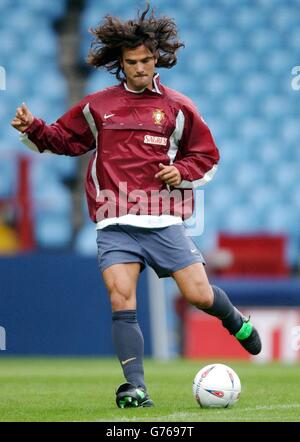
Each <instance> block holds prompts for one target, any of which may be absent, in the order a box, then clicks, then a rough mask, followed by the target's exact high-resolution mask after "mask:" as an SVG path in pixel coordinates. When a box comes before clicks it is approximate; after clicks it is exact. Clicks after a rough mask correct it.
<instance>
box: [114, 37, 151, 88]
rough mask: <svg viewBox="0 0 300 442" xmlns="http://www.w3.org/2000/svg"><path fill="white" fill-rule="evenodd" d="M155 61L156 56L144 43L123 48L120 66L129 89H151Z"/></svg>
mask: <svg viewBox="0 0 300 442" xmlns="http://www.w3.org/2000/svg"><path fill="white" fill-rule="evenodd" d="M156 62H157V58H156V56H155V55H154V54H153V53H152V52H151V51H150V50H149V49H148V48H147V47H146V46H144V45H141V46H138V47H137V48H134V49H131V48H125V49H123V56H122V61H121V66H122V68H123V71H124V73H125V75H126V80H127V86H128V87H129V89H132V90H134V91H140V90H142V89H145V88H148V89H150V90H151V89H152V79H153V75H154V72H155V65H156Z"/></svg>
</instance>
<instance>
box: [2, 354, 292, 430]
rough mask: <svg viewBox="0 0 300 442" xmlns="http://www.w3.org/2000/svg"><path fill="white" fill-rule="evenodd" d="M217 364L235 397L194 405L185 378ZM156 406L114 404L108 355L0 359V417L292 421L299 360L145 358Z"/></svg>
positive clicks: (113, 368) (113, 365) (112, 363)
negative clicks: (225, 404) (233, 385)
mask: <svg viewBox="0 0 300 442" xmlns="http://www.w3.org/2000/svg"><path fill="white" fill-rule="evenodd" d="M212 362H222V363H225V364H227V365H229V366H231V367H232V368H233V369H234V370H236V372H237V373H238V375H239V377H240V379H241V383H242V394H241V398H240V400H239V402H238V403H237V404H236V405H235V406H234V407H233V408H229V409H210V410H207V409H201V408H199V406H198V405H197V403H196V401H195V399H194V398H193V396H192V392H191V391H192V381H193V378H194V376H195V374H196V372H197V371H198V370H199V369H200V368H201V367H203V366H204V365H206V364H208V363H212ZM145 373H146V380H147V384H148V389H149V392H150V394H151V397H152V399H153V400H154V402H155V404H156V406H155V408H150V409H147V408H145V409H143V408H142V409H140V408H138V409H123V410H121V409H118V408H117V407H116V405H115V394H114V391H115V388H116V387H117V386H118V385H119V384H120V383H122V382H123V378H122V376H121V368H120V366H119V363H118V362H117V360H115V359H100V358H99V359H96V358H95V359H77V358H76V359H75V358H74V359H72V358H69V359H52V358H49V359H39V358H36V359H27V358H26V359H23V358H18V359H15V358H14V359H12V358H1V359H0V421H2V422H3V421H5V422H20V421H21V422H24V421H33V422H39V421H43V422H46V421H48V422H49V421H50V422H58V421H73V422H74V421H90V422H101V421H104V422H114V421H115V422H143V421H151V422H207V421H208V422H213V421H234V422H238V421H242V422H247V421H255V422H263V421H267V422H272V421H273V422H274V421H281V422H288V421H297V422H299V421H300V383H299V365H291V366H289V365H282V364H268V365H254V364H251V363H249V362H236V361H189V360H181V359H179V360H177V359H175V360H172V361H169V362H157V361H153V360H146V361H145Z"/></svg>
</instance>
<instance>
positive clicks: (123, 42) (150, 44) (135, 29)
mask: <svg viewBox="0 0 300 442" xmlns="http://www.w3.org/2000/svg"><path fill="white" fill-rule="evenodd" d="M149 9H150V4H149V3H147V7H146V9H145V11H143V12H142V14H140V13H138V17H137V19H135V20H128V21H121V20H120V19H119V18H118V17H113V16H111V15H106V16H105V17H104V20H103V22H102V23H100V24H99V25H98V26H97V27H96V28H92V29H90V32H91V34H93V35H94V37H95V38H94V41H93V43H92V46H91V50H90V52H89V54H88V59H87V62H88V64H89V65H91V66H94V67H96V68H100V67H104V68H105V69H107V70H108V71H109V72H111V73H112V74H114V75H115V76H116V77H117V79H118V80H120V81H121V80H122V76H121V72H122V67H121V64H120V61H121V58H122V49H123V48H136V47H138V46H140V45H145V46H146V47H147V48H148V49H149V50H150V51H151V52H152V53H153V54H155V55H156V56H157V64H156V66H157V67H158V68H159V67H162V68H167V69H170V68H172V67H173V66H174V65H175V64H176V63H177V57H176V51H177V50H178V49H179V48H180V47H184V44H183V43H182V42H180V41H179V40H178V39H177V28H176V24H175V22H174V20H173V19H172V18H170V17H162V18H156V17H155V16H154V11H153V9H152V11H151V15H150V17H149V18H147V19H146V15H147V14H148V12H149Z"/></svg>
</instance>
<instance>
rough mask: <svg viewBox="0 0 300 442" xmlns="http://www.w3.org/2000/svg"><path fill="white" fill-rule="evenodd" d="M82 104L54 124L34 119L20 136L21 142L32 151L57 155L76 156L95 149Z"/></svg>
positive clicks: (92, 135) (93, 138)
mask: <svg viewBox="0 0 300 442" xmlns="http://www.w3.org/2000/svg"><path fill="white" fill-rule="evenodd" d="M85 110H86V107H84V103H82V102H81V103H79V104H77V105H76V106H74V107H72V108H71V109H70V110H69V111H68V112H66V113H65V114H64V115H63V116H62V117H61V118H59V119H58V120H57V121H56V122H55V123H53V124H50V125H47V124H46V123H45V121H43V120H41V119H39V118H35V119H34V121H33V123H32V124H31V125H30V126H29V128H28V129H27V130H26V131H25V132H24V133H23V134H22V135H21V141H22V142H23V143H24V144H26V145H27V147H29V148H30V149H32V150H35V151H38V152H49V151H50V152H52V153H55V154H58V155H69V156H77V155H82V154H84V153H86V152H88V151H89V150H92V149H94V148H95V137H94V134H93V133H92V130H91V127H90V126H89V124H88V122H87V119H86V115H91V114H90V113H89V112H85Z"/></svg>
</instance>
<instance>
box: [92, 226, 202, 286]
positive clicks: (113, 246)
mask: <svg viewBox="0 0 300 442" xmlns="http://www.w3.org/2000/svg"><path fill="white" fill-rule="evenodd" d="M97 246H98V262H99V267H100V270H101V272H103V271H104V270H105V269H106V268H108V267H110V266H111V265H113V264H120V263H129V262H139V263H140V264H141V271H142V270H143V269H144V268H145V266H146V264H148V265H149V266H150V267H152V268H153V270H154V271H155V272H156V274H157V276H158V277H159V278H165V277H167V276H171V273H173V272H176V271H177V270H180V269H183V268H184V267H187V266H188V265H191V264H194V263H195V262H201V263H203V264H205V260H204V258H203V256H202V254H201V253H200V251H199V250H198V248H197V246H196V244H195V243H194V242H193V240H192V239H191V238H190V237H189V236H187V235H186V228H185V227H184V225H183V224H175V225H172V226H168V227H163V228H156V229H149V228H142V227H135V226H129V225H122V226H121V225H112V226H108V227H105V228H104V229H99V230H97Z"/></svg>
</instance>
